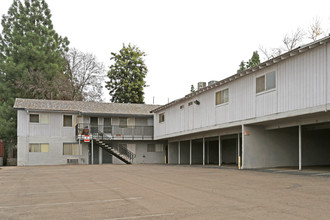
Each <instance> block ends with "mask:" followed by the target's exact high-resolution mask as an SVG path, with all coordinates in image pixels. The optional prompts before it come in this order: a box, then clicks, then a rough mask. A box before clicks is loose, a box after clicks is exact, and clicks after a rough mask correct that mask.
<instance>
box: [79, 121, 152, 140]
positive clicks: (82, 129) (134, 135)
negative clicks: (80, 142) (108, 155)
mask: <svg viewBox="0 0 330 220" xmlns="http://www.w3.org/2000/svg"><path fill="white" fill-rule="evenodd" d="M79 135H93V137H97V136H100V135H107V136H108V137H112V139H142V140H144V139H153V136H154V126H120V125H110V126H106V125H93V124H89V123H88V124H86V123H79V124H77V125H76V136H79Z"/></svg>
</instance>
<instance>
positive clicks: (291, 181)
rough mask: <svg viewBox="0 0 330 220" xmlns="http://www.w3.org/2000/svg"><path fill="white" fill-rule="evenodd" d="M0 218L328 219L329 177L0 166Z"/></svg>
mask: <svg viewBox="0 0 330 220" xmlns="http://www.w3.org/2000/svg"><path fill="white" fill-rule="evenodd" d="M0 189H1V190H0V219H1V220H2V219H101V220H105V219H290V220H292V219H329V216H330V178H329V177H324V176H311V175H290V174H286V173H280V172H277V173H272V172H256V171H238V170H235V169H218V168H203V167H197V166H196V167H189V166H164V165H89V166H88V165H82V166H78V165H76V166H74V165H73V166H39V167H2V168H1V169H0Z"/></svg>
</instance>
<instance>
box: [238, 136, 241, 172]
mask: <svg viewBox="0 0 330 220" xmlns="http://www.w3.org/2000/svg"><path fill="white" fill-rule="evenodd" d="M240 145H241V140H240V138H239V133H238V135H237V147H238V149H237V152H238V155H237V156H238V157H237V159H238V169H241V147H240Z"/></svg>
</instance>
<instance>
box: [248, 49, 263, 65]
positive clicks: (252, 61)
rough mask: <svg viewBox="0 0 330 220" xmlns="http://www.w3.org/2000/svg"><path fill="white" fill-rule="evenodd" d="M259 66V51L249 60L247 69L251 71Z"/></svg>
mask: <svg viewBox="0 0 330 220" xmlns="http://www.w3.org/2000/svg"><path fill="white" fill-rule="evenodd" d="M259 64H260V57H259V54H258V51H254V52H253V54H252V57H251V59H249V62H248V63H247V65H246V67H247V69H250V68H252V67H254V66H258V65H259Z"/></svg>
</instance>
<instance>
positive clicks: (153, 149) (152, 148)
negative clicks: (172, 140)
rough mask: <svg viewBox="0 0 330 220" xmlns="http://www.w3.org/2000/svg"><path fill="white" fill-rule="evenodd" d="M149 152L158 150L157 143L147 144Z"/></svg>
mask: <svg viewBox="0 0 330 220" xmlns="http://www.w3.org/2000/svg"><path fill="white" fill-rule="evenodd" d="M147 152H148V153H155V152H156V144H147Z"/></svg>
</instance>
